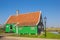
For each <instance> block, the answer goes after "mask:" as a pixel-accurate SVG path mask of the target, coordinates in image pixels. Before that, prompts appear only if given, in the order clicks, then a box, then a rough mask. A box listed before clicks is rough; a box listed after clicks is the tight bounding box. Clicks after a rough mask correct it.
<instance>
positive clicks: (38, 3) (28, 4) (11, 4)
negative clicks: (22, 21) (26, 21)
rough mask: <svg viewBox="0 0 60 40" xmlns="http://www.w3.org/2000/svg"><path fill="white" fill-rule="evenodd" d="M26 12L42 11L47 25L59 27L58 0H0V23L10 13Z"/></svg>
mask: <svg viewBox="0 0 60 40" xmlns="http://www.w3.org/2000/svg"><path fill="white" fill-rule="evenodd" d="M16 10H19V12H20V14H24V13H27V12H37V11H41V12H42V17H43V21H44V17H45V16H46V17H47V27H60V0H0V24H4V23H5V22H6V20H7V19H8V17H9V16H10V15H15V14H16Z"/></svg>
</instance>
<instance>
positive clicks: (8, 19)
mask: <svg viewBox="0 0 60 40" xmlns="http://www.w3.org/2000/svg"><path fill="white" fill-rule="evenodd" d="M10 17H11V15H10V16H9V17H8V19H7V21H8V20H9V19H10ZM7 21H5V23H4V24H6V23H7Z"/></svg>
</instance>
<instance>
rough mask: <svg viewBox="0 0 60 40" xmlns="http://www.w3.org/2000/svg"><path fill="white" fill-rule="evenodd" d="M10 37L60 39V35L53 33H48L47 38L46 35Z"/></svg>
mask: <svg viewBox="0 0 60 40" xmlns="http://www.w3.org/2000/svg"><path fill="white" fill-rule="evenodd" d="M10 36H18V37H31V38H49V39H60V34H53V33H50V32H47V33H46V37H45V36H44V34H42V35H16V34H12V35H10Z"/></svg>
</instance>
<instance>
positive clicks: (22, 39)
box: [0, 37, 60, 40]
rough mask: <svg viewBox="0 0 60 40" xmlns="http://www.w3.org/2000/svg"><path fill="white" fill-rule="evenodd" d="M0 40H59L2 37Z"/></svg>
mask: <svg viewBox="0 0 60 40" xmlns="http://www.w3.org/2000/svg"><path fill="white" fill-rule="evenodd" d="M0 40H60V39H45V38H27V37H2V38H0Z"/></svg>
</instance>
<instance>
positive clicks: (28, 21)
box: [5, 11, 44, 34]
mask: <svg viewBox="0 0 60 40" xmlns="http://www.w3.org/2000/svg"><path fill="white" fill-rule="evenodd" d="M43 29H44V27H43V20H42V13H41V11H38V12H29V13H24V14H21V13H20V14H19V12H18V11H16V15H12V16H10V17H9V18H8V19H7V21H6V25H5V32H8V33H9V32H12V33H16V34H40V33H41V31H43Z"/></svg>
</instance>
